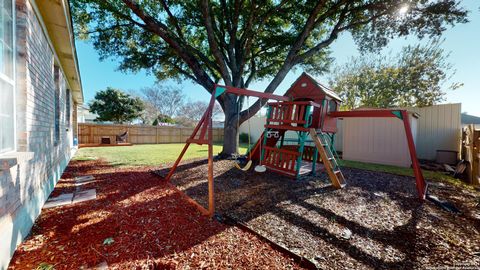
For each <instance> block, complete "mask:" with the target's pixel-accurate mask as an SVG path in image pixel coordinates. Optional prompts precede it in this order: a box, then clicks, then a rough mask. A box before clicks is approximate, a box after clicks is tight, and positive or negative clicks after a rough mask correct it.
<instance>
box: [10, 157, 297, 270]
mask: <svg viewBox="0 0 480 270" xmlns="http://www.w3.org/2000/svg"><path fill="white" fill-rule="evenodd" d="M88 174H91V175H93V176H94V177H95V179H96V181H95V182H93V183H89V184H87V185H86V186H84V187H83V188H85V189H88V188H96V189H97V199H96V200H93V201H86V202H82V203H78V204H72V205H67V206H63V207H57V208H51V209H44V210H43V211H42V214H41V215H40V217H39V218H38V219H37V220H36V222H35V225H34V227H33V229H32V232H31V234H30V235H29V236H28V237H27V239H26V240H25V241H24V243H23V244H21V245H20V246H19V247H18V248H17V251H16V253H15V255H14V257H13V259H12V261H11V263H10V266H9V269H35V268H37V267H38V266H39V265H44V266H45V265H53V266H54V267H55V269H87V268H92V267H95V266H97V265H99V264H102V263H105V262H106V263H107V265H108V269H300V268H301V267H300V266H299V265H297V264H296V263H294V262H293V260H292V258H290V257H288V256H286V255H285V254H283V253H281V252H280V251H277V250H276V249H274V248H272V246H270V245H268V244H267V243H265V242H264V241H262V240H260V239H259V238H258V237H256V236H255V235H253V234H251V233H248V232H246V231H244V230H241V229H239V228H237V227H234V226H227V225H225V224H221V223H219V222H217V221H215V220H212V219H209V218H207V217H204V216H201V215H200V213H199V212H198V211H197V209H196V208H195V207H194V206H193V205H192V204H191V203H188V202H187V201H186V200H185V198H184V196H182V194H181V193H179V192H178V191H177V190H176V189H175V188H174V187H173V186H172V185H171V184H167V183H165V182H164V181H163V180H162V179H161V178H159V177H157V176H155V175H153V174H152V173H151V172H149V170H148V168H139V167H136V168H114V167H111V166H109V165H107V164H106V163H105V162H102V161H73V162H71V163H70V165H69V166H68V168H67V170H66V172H65V173H64V175H63V176H62V179H61V180H60V182H59V184H58V185H57V187H56V189H55V191H54V192H53V196H57V195H59V194H61V193H68V192H72V191H73V190H74V189H75V187H74V180H73V179H74V177H75V176H80V175H88Z"/></svg>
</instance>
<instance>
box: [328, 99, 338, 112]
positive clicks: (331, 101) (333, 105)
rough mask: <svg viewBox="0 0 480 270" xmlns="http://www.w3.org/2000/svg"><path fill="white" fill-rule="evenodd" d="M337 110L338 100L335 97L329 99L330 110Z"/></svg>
mask: <svg viewBox="0 0 480 270" xmlns="http://www.w3.org/2000/svg"><path fill="white" fill-rule="evenodd" d="M336 110H337V102H336V101H335V100H333V99H331V100H330V101H328V112H334V111H336Z"/></svg>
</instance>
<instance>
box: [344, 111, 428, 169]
mask: <svg viewBox="0 0 480 270" xmlns="http://www.w3.org/2000/svg"><path fill="white" fill-rule="evenodd" d="M408 115H409V120H410V125H411V130H412V135H413V140H414V142H416V137H417V119H418V117H419V115H418V114H416V113H410V112H409V114H408ZM342 125H343V126H342V128H343V132H342V133H343V136H342V137H343V157H342V158H343V159H344V160H352V161H361V162H367V163H376V164H384V165H394V166H400V167H410V166H411V164H412V160H411V158H410V153H409V150H408V143H407V138H406V136H405V127H404V125H403V121H401V120H400V119H397V118H370V117H360V118H345V119H343V123H342Z"/></svg>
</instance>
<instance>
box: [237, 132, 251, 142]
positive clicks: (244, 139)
mask: <svg viewBox="0 0 480 270" xmlns="http://www.w3.org/2000/svg"><path fill="white" fill-rule="evenodd" d="M238 140H239V141H240V142H241V143H248V134H247V133H244V132H242V133H240V135H238ZM250 140H251V138H250Z"/></svg>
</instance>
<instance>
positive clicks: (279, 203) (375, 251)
mask: <svg viewBox="0 0 480 270" xmlns="http://www.w3.org/2000/svg"><path fill="white" fill-rule="evenodd" d="M214 168H215V191H216V197H215V203H216V209H217V212H218V213H220V214H223V215H225V214H227V215H230V216H232V217H234V218H235V219H237V220H239V221H241V222H244V223H246V224H247V225H248V226H249V227H251V228H253V229H254V230H255V231H257V232H258V233H260V234H261V235H262V236H264V237H266V238H268V239H270V240H272V241H274V242H276V243H278V244H280V245H282V246H284V247H286V248H288V249H289V250H291V251H292V252H295V253H296V254H298V255H301V256H303V257H305V258H307V259H309V260H310V261H312V262H314V263H315V264H316V265H317V266H318V267H319V268H322V269H412V268H420V269H425V268H433V267H438V266H457V267H461V266H464V267H471V268H472V269H478V268H480V205H479V204H480V194H479V192H476V191H472V190H467V189H462V188H458V187H454V186H450V185H448V184H442V183H431V184H430V186H429V192H430V194H433V195H436V196H439V197H440V198H442V199H447V200H449V201H450V202H452V203H454V204H455V206H456V207H457V208H459V209H460V210H461V211H462V213H461V214H452V213H450V212H447V211H445V210H443V209H441V208H439V207H438V206H436V205H434V204H433V203H431V202H426V203H423V204H422V203H421V202H420V201H419V200H418V198H417V195H416V190H415V181H414V178H412V177H406V176H397V175H392V174H386V173H378V172H370V171H364V170H358V169H348V168H344V169H343V172H344V175H345V177H346V179H347V183H348V184H347V187H346V188H345V189H342V190H334V189H332V188H331V186H330V184H329V182H328V179H327V177H326V175H320V176H319V177H306V178H304V179H301V180H297V181H294V180H292V179H291V178H287V177H283V176H280V175H278V174H275V173H271V172H267V173H264V174H259V173H255V172H253V171H251V172H248V173H245V172H242V171H239V170H236V169H234V168H233V164H232V161H217V162H215V164H214ZM166 172H167V169H164V170H159V171H158V173H159V174H160V175H165V174H166ZM206 175H207V164H206V162H205V161H204V160H203V161H202V160H197V161H192V162H187V163H185V164H183V165H181V166H180V167H179V168H178V171H177V173H176V174H175V175H174V177H173V178H172V182H173V183H174V184H175V185H176V186H177V187H178V188H179V189H180V190H182V191H184V192H185V193H186V194H188V195H189V196H191V197H192V198H194V199H195V200H196V201H198V202H199V203H201V204H202V205H204V206H206V205H207V204H206V201H207V197H206V196H207V181H206ZM349 232H351V236H350V235H349Z"/></svg>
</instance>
